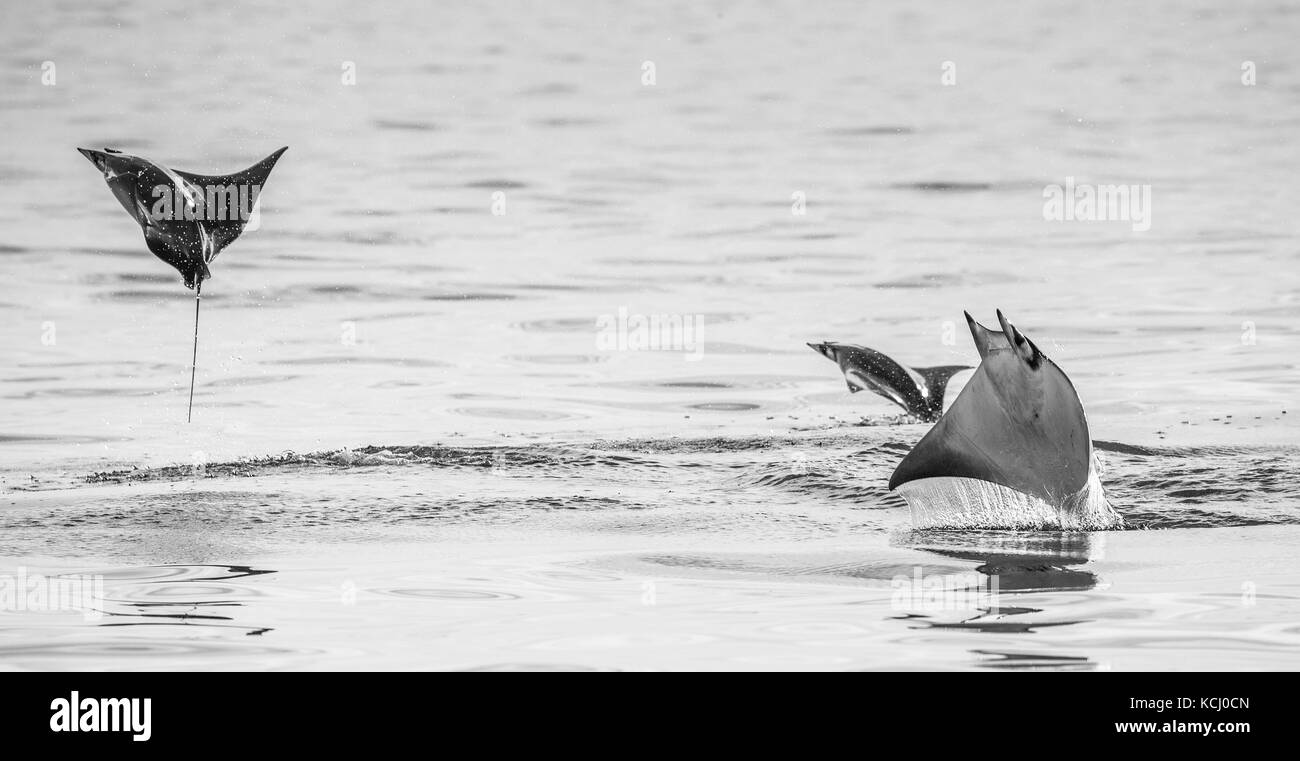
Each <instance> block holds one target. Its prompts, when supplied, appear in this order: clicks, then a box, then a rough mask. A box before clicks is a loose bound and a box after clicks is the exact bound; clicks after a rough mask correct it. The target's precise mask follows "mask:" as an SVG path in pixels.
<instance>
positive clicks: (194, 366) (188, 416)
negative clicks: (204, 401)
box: [185, 279, 203, 423]
mask: <svg viewBox="0 0 1300 761" xmlns="http://www.w3.org/2000/svg"><path fill="white" fill-rule="evenodd" d="M201 303H203V280H201V279H200V280H199V282H198V283H196V284H195V286H194V356H193V358H191V360H190V407H189V411H188V412H186V413H185V422H187V423H190V422H193V420H194V376H195V374H196V373H197V372H198V369H199V304H201Z"/></svg>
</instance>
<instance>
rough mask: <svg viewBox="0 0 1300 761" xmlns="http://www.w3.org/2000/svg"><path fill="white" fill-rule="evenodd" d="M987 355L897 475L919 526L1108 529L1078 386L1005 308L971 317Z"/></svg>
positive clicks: (894, 483) (1110, 522)
mask: <svg viewBox="0 0 1300 761" xmlns="http://www.w3.org/2000/svg"><path fill="white" fill-rule="evenodd" d="M966 321H967V324H968V325H969V326H970V330H971V335H972V337H973V338H974V339H975V346H976V349H977V350H978V351H979V353H980V357H981V358H982V360H983V361H981V362H980V365H979V367H978V368H976V370H975V373H974V374H973V375H972V376H971V378H970V380H969V381H967V383H966V386H965V388H963V389H962V391H961V393H960V394H959V395H958V396H957V399H956V400H955V401H954V402H953V403H952V406H951V407H950V408H949V409H948V410H947V412H945V413H944V414H943V416H942V417H941V418H940V419H939V422H938V423H936V424H935V426H934V427H933V428H931V429H930V431H929V432H928V433H926V435H925V436H924V437H923V438H922V439H921V441H920V442H919V443H917V445H916V446H915V447H913V449H912V451H911V452H909V453H908V454H907V456H906V457H904V458H903V461H902V462H900V463H899V465H898V468H897V469H896V470H895V471H894V474H893V476H892V477H891V478H890V480H889V488H890V489H891V490H893V489H897V490H898V491H899V493H900V494H901V495H902V496H903V497H904V499H906V500H907V502H908V504H909V505H910V506H911V507H912V511H913V517H914V521H915V522H917V523H918V524H919V525H943V526H967V527H976V526H980V527H990V526H1002V527H1017V528H1029V527H1043V526H1046V525H1056V526H1059V527H1062V528H1110V527H1114V526H1116V525H1120V524H1121V523H1122V521H1121V519H1120V518H1119V516H1118V514H1116V513H1115V512H1114V510H1113V509H1111V508H1110V506H1109V505H1108V504H1107V503H1106V500H1105V496H1104V495H1103V494H1102V490H1101V482H1100V479H1098V478H1097V475H1096V470H1095V468H1094V466H1093V453H1092V439H1091V438H1090V437H1089V433H1088V421H1087V418H1086V417H1085V416H1084V413H1083V405H1082V404H1081V403H1080V402H1079V395H1078V393H1076V392H1075V389H1074V385H1073V384H1072V383H1070V379H1069V378H1068V377H1066V375H1065V373H1064V372H1062V371H1061V369H1060V368H1059V367H1057V365H1056V363H1055V362H1053V361H1052V360H1050V359H1048V358H1047V356H1045V355H1044V354H1043V353H1042V351H1041V350H1040V349H1039V348H1038V346H1036V345H1035V344H1034V342H1033V341H1031V340H1029V338H1027V337H1026V336H1025V335H1024V334H1022V333H1021V332H1020V331H1018V330H1016V328H1015V326H1013V325H1012V324H1011V323H1010V322H1008V321H1007V319H1006V317H1004V316H1003V314H1002V312H1001V311H999V312H998V322H999V323H1000V325H1001V327H1002V330H1001V331H995V330H990V329H988V328H986V327H984V326H983V325H980V324H979V323H978V322H976V321H975V320H974V319H972V318H971V316H970V315H969V314H967V315H966Z"/></svg>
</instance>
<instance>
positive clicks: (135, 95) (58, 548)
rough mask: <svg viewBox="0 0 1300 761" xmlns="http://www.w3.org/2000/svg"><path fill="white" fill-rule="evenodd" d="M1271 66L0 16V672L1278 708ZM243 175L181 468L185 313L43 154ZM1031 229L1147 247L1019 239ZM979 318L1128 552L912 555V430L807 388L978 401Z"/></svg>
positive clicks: (465, 15) (140, 8)
mask: <svg viewBox="0 0 1300 761" xmlns="http://www.w3.org/2000/svg"><path fill="white" fill-rule="evenodd" d="M1297 39H1300V7H1298V6H1296V5H1295V4H1293V3H1284V2H1239V3H1238V2H1234V3H1222V2H1220V3H1209V2H1205V3H1183V2H1171V1H1168V0H1161V1H1159V2H1153V3H1142V4H1133V3H1123V2H1117V1H1113V0H1111V1H1102V2H1093V3H1074V2H1069V3H1066V2H1053V3H1033V4H1022V3H1011V2H995V3H980V4H978V6H976V5H972V4H969V3H956V2H953V3H926V4H914V3H906V2H896V3H895V2H888V3H871V4H864V3H855V2H824V3H796V2H755V3H739V2H735V3H733V2H704V3H684V2H683V3H660V2H622V3H601V2H581V1H579V2H569V1H567V0H566V2H563V3H525V2H514V1H512V0H501V1H499V2H493V3H479V4H465V3H460V4H445V3H437V4H429V3H422V2H405V3H384V4H373V5H366V4H357V3H344V2H325V3H305V4H298V3H292V4H289V3H272V2H265V3H236V2H230V3H198V4H195V3H190V4H183V5H176V4H171V3H163V2H132V3H103V4H98V5H95V4H81V3H69V2H58V3H52V4H31V3H28V4H20V3H7V4H5V5H4V6H3V8H2V9H0V131H2V132H3V134H4V135H5V140H4V141H3V145H0V347H2V348H3V362H0V670H5V669H17V670H21V669H74V670H85V669H90V670H100V669H104V670H118V669H122V670H131V669H193V670H204V671H210V670H218V669H230V670H234V669H376V668H378V669H473V670H496V669H541V670H546V669H598V670H640V669H668V670H676V669H756V668H761V669H836V670H844V669H897V668H906V669H927V668H935V669H1002V670H1006V669H1012V670H1041V669H1068V670H1111V669H1113V670H1122V669H1297V668H1300V483H1298V481H1297V474H1298V473H1300V446H1298V445H1300V437H1298V435H1297V434H1300V426H1297V419H1298V418H1300V404H1297V394H1298V392H1300V377H1298V376H1297V356H1300V235H1298V233H1300V214H1298V213H1297V210H1298V209H1300V184H1297V183H1296V181H1295V177H1296V174H1297V170H1300V148H1298V147H1297V136H1300V53H1298V52H1297V47H1296V45H1295V42H1296V40H1297ZM1247 64H1249V66H1247ZM1248 73H1249V74H1250V75H1252V76H1253V77H1254V79H1253V80H1252V81H1253V82H1254V84H1245V83H1244V80H1243V78H1245V77H1247V75H1248ZM946 82H949V83H950V84H947V83H946ZM284 145H287V146H289V151H288V152H287V153H286V154H285V155H284V157H283V158H282V159H281V160H280V163H279V165H278V166H277V167H276V169H275V170H274V172H273V173H272V174H271V177H270V180H269V182H268V184H267V186H266V188H265V190H264V193H263V196H262V202H261V225H260V228H259V229H258V230H256V231H254V232H249V233H247V234H246V235H245V236H244V237H243V238H241V239H240V240H238V241H236V242H235V243H234V244H233V245H232V246H231V247H230V248H228V249H227V250H226V251H224V252H223V253H222V254H221V256H220V257H219V258H218V259H217V260H216V261H215V262H214V264H213V267H212V269H213V273H214V277H213V279H212V280H210V281H208V282H207V283H205V288H204V290H203V302H204V303H203V306H202V315H201V324H200V339H199V347H198V363H197V389H196V393H195V398H194V419H193V422H192V423H189V424H187V423H186V422H185V418H186V406H187V402H188V392H189V380H190V356H191V351H192V345H191V341H192V340H193V330H194V328H193V322H192V321H193V316H194V298H193V293H192V292H190V291H187V290H186V289H185V288H184V287H183V286H182V284H181V282H180V277H179V275H178V274H177V273H176V272H174V271H172V270H171V269H170V268H168V267H167V266H166V265H164V264H163V263H161V262H160V261H158V260H157V259H155V258H154V257H153V256H152V255H151V254H150V253H149V252H148V251H147V250H146V249H145V247H144V243H143V239H142V236H141V234H140V231H139V229H138V227H137V226H136V225H135V224H134V223H133V222H132V220H131V219H130V218H129V217H127V216H126V215H125V214H124V213H123V212H122V209H121V208H120V207H119V205H118V204H117V202H116V201H115V200H114V199H113V197H112V195H111V194H110V192H109V191H108V189H107V188H106V187H105V185H104V182H103V180H102V178H101V177H100V175H99V173H98V172H97V171H96V170H95V169H94V168H93V167H92V166H90V164H89V163H88V162H86V160H85V159H84V158H83V157H82V156H81V155H79V154H78V153H77V152H76V150H75V148H76V147H78V146H82V147H95V148H100V147H113V148H118V149H121V150H123V151H126V152H130V153H137V154H141V155H144V156H147V157H150V158H152V159H154V160H157V161H160V162H162V163H165V164H167V165H169V166H171V167H173V168H177V169H182V170H188V171H193V172H199V173H208V174H222V173H227V172H232V171H235V170H238V169H242V168H244V167H247V166H249V165H251V164H253V163H254V162H255V161H257V160H259V159H261V158H262V157H264V156H265V155H267V154H269V153H271V152H272V151H273V150H275V149H277V148H279V147H280V146H284ZM1067 178H1071V179H1067ZM1067 182H1069V183H1072V184H1073V183H1077V184H1090V185H1104V184H1116V185H1130V186H1138V187H1139V188H1142V187H1148V188H1149V192H1150V198H1151V206H1150V209H1149V211H1150V217H1149V221H1150V228H1149V229H1147V230H1136V229H1134V227H1135V225H1134V224H1131V223H1130V222H1128V221H1122V220H1121V221H1115V220H1110V221H1106V220H1076V221H1051V220H1045V219H1044V203H1045V200H1044V198H1045V196H1044V194H1045V188H1049V187H1050V186H1053V185H1062V186H1064V185H1065V184H1066V183H1067ZM995 308H1001V309H1002V310H1003V311H1004V312H1006V314H1007V315H1008V316H1009V317H1010V318H1011V320H1012V321H1013V322H1015V323H1016V324H1017V326H1018V327H1020V328H1021V329H1022V330H1023V331H1024V332H1025V333H1026V334H1028V335H1029V336H1030V337H1031V338H1033V339H1034V341H1035V342H1036V343H1037V344H1038V345H1039V346H1040V347H1041V348H1042V349H1043V350H1044V351H1045V352H1046V353H1047V354H1048V355H1050V356H1051V357H1052V358H1053V360H1055V361H1056V362H1057V363H1058V364H1059V365H1060V366H1061V367H1062V368H1063V369H1064V370H1065V371H1066V372H1067V373H1068V374H1069V375H1070V377H1071V379H1072V380H1073V382H1074V384H1075V386H1076V387H1077V389H1078V391H1079V394H1080V396H1081V398H1082V400H1083V403H1084V405H1085V408H1086V409H1087V411H1088V415H1089V421H1090V425H1091V435H1092V438H1093V439H1094V441H1095V442H1096V449H1097V452H1098V455H1099V457H1100V459H1101V462H1102V466H1103V471H1102V481H1103V483H1104V484H1105V487H1106V490H1107V494H1108V496H1109V498H1110V500H1111V502H1112V503H1113V504H1114V505H1115V507H1116V508H1117V509H1118V510H1119V511H1120V512H1121V513H1122V514H1123V516H1124V517H1125V520H1126V522H1127V525H1128V528H1127V529H1126V530H1122V531H1111V532H1097V533H1059V532H1006V531H975V532H953V531H947V532H945V531H919V530H916V529H915V528H914V527H913V526H912V525H911V523H910V516H909V515H908V512H907V510H906V508H905V506H904V504H903V502H902V501H901V499H899V498H898V497H897V495H894V494H891V493H890V492H888V490H887V488H886V485H887V482H888V479H889V475H890V473H891V472H892V470H893V468H894V467H895V466H896V465H897V463H898V461H899V460H900V459H901V458H902V456H903V455H904V454H906V452H907V451H908V450H909V448H910V447H911V446H912V445H913V444H914V443H915V442H916V441H917V440H918V439H919V438H920V437H921V436H922V435H923V434H924V432H925V430H926V426H925V425H923V424H919V423H916V422H914V421H911V420H908V419H906V418H904V417H902V416H901V415H900V414H899V413H900V410H898V409H897V408H894V407H892V406H891V405H890V404H889V403H888V402H887V401H885V400H883V399H881V398H879V397H876V396H872V395H870V394H865V393H859V394H850V393H849V392H848V390H847V389H846V387H845V383H844V380H843V379H842V377H841V376H840V375H839V373H838V370H837V369H836V368H835V367H834V366H833V365H832V364H830V363H829V362H827V361H826V360H825V359H824V358H823V357H821V356H819V355H818V354H816V353H814V352H813V351H810V350H809V349H808V347H807V346H805V342H807V341H823V340H836V341H845V342H852V343H860V344H864V345H867V346H871V347H873V348H876V349H878V350H881V351H884V352H886V353H889V354H891V355H892V356H895V357H896V358H898V359H899V360H900V361H903V362H905V363H909V364H913V365H938V364H960V363H969V364H975V362H976V361H977V359H978V357H977V355H976V353H975V351H974V347H973V345H972V344H971V341H970V339H969V337H968V335H967V334H966V328H965V325H964V318H963V317H962V310H963V309H965V310H969V311H970V312H971V313H972V315H973V316H975V317H976V318H977V319H980V320H981V321H982V322H984V323H985V324H996V320H995V317H994V309H995ZM652 316H662V317H664V318H666V319H667V320H668V321H669V322H671V323H673V324H675V325H678V326H681V327H682V328H683V329H682V330H679V331H677V332H675V333H674V332H672V331H669V333H667V334H665V335H666V336H667V337H668V339H670V340H667V341H666V342H665V341H656V342H654V343H653V345H647V340H646V334H645V333H643V332H639V328H638V327H637V326H638V325H640V324H641V323H642V320H643V319H644V320H645V321H648V320H649V318H651V317H652ZM611 326H612V327H611ZM687 327H689V328H690V330H686V329H685V328H687ZM80 575H86V576H87V577H89V578H94V579H97V580H98V581H97V584H98V585H99V586H98V587H92V588H94V589H96V590H97V591H96V592H95V594H94V596H93V600H92V601H91V603H90V604H86V605H73V606H70V607H66V606H65V607H66V609H55V608H56V607H57V606H54V605H52V604H49V603H48V602H47V603H45V604H43V605H42V604H27V603H25V602H23V601H21V600H19V599H17V598H14V599H8V598H6V597H5V596H4V594H3V591H4V589H5V585H6V583H8V584H9V588H11V589H12V588H14V587H13V585H14V584H15V583H16V580H19V579H25V580H30V579H32V578H34V577H35V578H37V579H38V583H39V579H45V580H46V583H49V581H48V580H49V579H51V578H55V577H59V578H69V577H71V576H80ZM6 600H8V601H6Z"/></svg>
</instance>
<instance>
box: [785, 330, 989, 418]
mask: <svg viewBox="0 0 1300 761" xmlns="http://www.w3.org/2000/svg"><path fill="white" fill-rule="evenodd" d="M808 346H809V348H811V349H812V350H813V351H815V352H817V353H819V354H821V355H822V356H823V357H826V358H827V359H829V360H830V361H832V362H834V363H835V364H837V365H839V367H840V372H842V373H844V380H845V382H847V383H848V385H849V391H850V392H853V393H857V392H858V391H862V390H863V389H867V390H870V391H874V392H875V393H877V394H879V395H881V396H883V397H885V398H886V399H888V400H890V401H891V402H893V403H895V404H897V405H898V406H900V407H902V408H903V409H905V410H907V411H908V413H910V414H912V415H914V416H915V417H917V418H918V419H920V420H922V421H925V422H927V423H928V422H933V421H935V420H938V419H939V417H940V416H941V415H942V414H943V406H944V404H943V400H944V394H945V392H946V391H947V387H948V382H949V381H950V380H952V376H953V375H955V374H956V373H959V372H961V371H962V370H969V369H970V367H968V366H966V365H940V366H937V367H908V366H906V365H903V364H900V363H898V362H896V361H894V360H893V359H892V358H890V357H888V356H886V355H884V354H881V353H880V352H878V351H876V350H875V349H869V348H867V347H865V346H858V345H856V344H845V343H837V342H834V341H825V342H823V343H809V344H808Z"/></svg>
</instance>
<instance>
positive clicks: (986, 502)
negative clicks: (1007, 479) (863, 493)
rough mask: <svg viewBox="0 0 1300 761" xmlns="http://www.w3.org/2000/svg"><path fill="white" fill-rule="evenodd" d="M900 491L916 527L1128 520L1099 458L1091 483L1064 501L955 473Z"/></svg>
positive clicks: (1062, 525) (1080, 525) (1084, 527)
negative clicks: (1108, 488)
mask: <svg viewBox="0 0 1300 761" xmlns="http://www.w3.org/2000/svg"><path fill="white" fill-rule="evenodd" d="M898 493H899V494H900V495H901V496H902V497H903V499H904V500H906V501H907V506H908V507H909V508H911V511H912V525H913V526H915V527H916V528H963V529H981V528H1008V529H1022V530H1033V529H1038V530H1041V529H1060V530H1064V531H1104V530H1107V529H1116V528H1121V527H1123V525H1124V519H1123V517H1121V516H1120V514H1119V513H1117V512H1115V509H1114V508H1112V507H1111V506H1110V503H1109V502H1107V501H1106V494H1105V493H1104V492H1103V491H1102V488H1101V479H1100V478H1098V476H1097V467H1096V462H1095V460H1094V464H1093V467H1091V468H1089V469H1088V483H1087V484H1085V485H1084V487H1083V488H1082V489H1080V490H1079V491H1078V493H1076V494H1073V495H1071V496H1069V497H1067V498H1065V499H1064V500H1062V501H1061V504H1060V505H1052V504H1049V503H1047V502H1044V501H1043V500H1041V499H1039V498H1038V497H1035V496H1032V495H1029V494H1025V493H1024V492H1021V491H1016V490H1015V489H1012V488H1010V487H1007V486H1002V485H1001V484H995V483H993V482H991V481H982V480H980V479H977V478H956V477H951V476H941V477H936V478H922V479H918V480H916V481H909V482H907V483H905V484H902V485H900V486H899V487H898Z"/></svg>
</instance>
